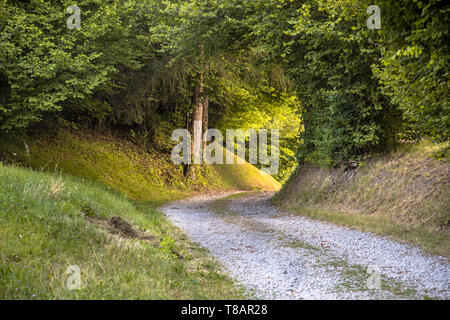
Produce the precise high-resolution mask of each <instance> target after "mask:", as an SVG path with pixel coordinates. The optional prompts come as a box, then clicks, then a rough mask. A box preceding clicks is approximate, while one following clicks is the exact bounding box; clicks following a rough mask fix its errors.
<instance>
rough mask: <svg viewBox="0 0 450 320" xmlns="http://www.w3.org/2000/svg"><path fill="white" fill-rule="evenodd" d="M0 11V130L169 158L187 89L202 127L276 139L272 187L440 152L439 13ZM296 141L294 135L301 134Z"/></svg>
mask: <svg viewBox="0 0 450 320" xmlns="http://www.w3.org/2000/svg"><path fill="white" fill-rule="evenodd" d="M76 4H77V5H78V6H79V7H80V9H81V13H82V15H81V28H80V29H68V28H67V26H66V19H67V18H68V17H69V15H70V14H68V13H67V12H66V9H67V7H69V6H70V5H73V3H72V1H66V0H51V1H39V0H30V1H28V2H23V1H16V0H0V32H1V35H0V90H1V94H2V97H1V99H0V131H1V132H8V131H10V130H15V129H18V128H27V127H28V126H29V125H30V124H32V123H39V121H42V119H44V120H45V119H46V118H47V117H54V116H55V115H57V116H58V117H62V118H64V119H66V120H70V121H73V122H77V123H85V124H88V125H91V126H92V125H102V126H106V127H110V128H125V129H126V131H127V132H128V134H129V135H130V136H131V137H132V138H133V139H137V140H138V141H139V142H144V143H152V144H154V145H156V146H158V147H159V148H162V149H163V150H168V149H169V148H170V139H168V137H169V136H170V132H171V131H172V130H173V129H175V128H180V127H183V128H184V127H188V123H189V121H191V118H192V112H193V110H194V108H195V103H194V100H195V94H196V93H195V92H196V91H195V90H196V88H198V86H199V83H201V86H202V88H203V87H204V94H205V95H208V97H209V100H210V125H209V126H210V127H219V128H221V129H223V128H236V127H239V128H243V129H246V128H255V129H259V128H266V129H270V128H275V127H277V128H279V129H281V130H282V141H281V147H280V150H281V162H282V166H283V168H285V169H283V170H282V172H280V174H279V176H278V178H279V179H285V178H286V177H287V176H288V175H289V173H290V172H291V171H292V168H293V167H294V166H295V161H294V158H293V157H294V153H295V151H296V149H297V148H298V147H299V148H298V152H297V158H298V161H300V162H302V161H309V162H313V163H316V164H320V165H324V166H336V165H340V164H342V163H345V162H347V161H348V160H351V159H353V160H358V159H360V158H362V157H363V156H364V155H367V154H370V153H371V152H374V151H379V150H387V149H388V148H389V147H390V146H391V145H394V144H395V143H397V142H398V141H399V140H400V139H406V140H412V139H420V138H424V137H426V138H430V139H431V140H433V141H438V142H442V141H447V140H448V139H449V129H450V128H449V127H450V125H449V123H450V120H449V104H448V92H449V90H448V89H449V88H448V86H449V80H448V70H447V65H448V56H449V55H448V43H449V39H448V11H449V6H448V5H447V4H445V2H444V1H439V0H429V1H416V0H400V1H388V0H380V1H378V2H377V5H378V6H380V8H381V29H380V30H369V29H368V28H367V25H366V21H367V19H368V16H369V15H368V14H367V13H366V9H367V7H368V6H369V5H370V4H371V3H370V1H367V0H339V1H336V0H334V1H331V0H295V1H294V0H260V1H254V0H186V1H178V0H164V1H159V0H142V1H137V0H123V1H115V0H82V1H77V3H76ZM302 128H304V130H301V129H302Z"/></svg>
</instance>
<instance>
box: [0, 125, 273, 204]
mask: <svg viewBox="0 0 450 320" xmlns="http://www.w3.org/2000/svg"><path fill="white" fill-rule="evenodd" d="M0 159H2V161H3V162H4V163H12V164H19V165H22V166H28V167H31V168H33V169H35V170H44V171H50V172H53V171H62V172H65V173H69V174H72V175H74V176H78V177H83V178H86V179H89V180H92V181H97V182H100V183H102V184H104V185H106V186H108V187H110V188H111V189H113V190H115V191H117V192H119V193H120V194H124V195H126V196H128V197H129V198H131V199H134V200H139V201H146V202H152V203H154V205H155V207H156V206H157V205H159V204H161V203H164V202H166V201H168V200H175V199H179V198H181V197H186V196H187V195H191V194H193V193H195V192H198V193H199V192H205V191H208V190H233V189H234V190H278V189H280V187H281V185H280V184H279V183H278V182H277V181H276V180H275V179H273V178H272V177H271V176H267V175H263V174H261V171H260V170H258V169H257V168H256V167H254V166H252V165H250V164H249V163H244V164H242V165H213V166H198V165H194V166H192V171H193V172H192V174H191V175H190V176H189V177H184V175H183V168H182V166H176V165H174V164H173V163H172V161H171V158H170V154H161V153H157V152H156V151H154V150H149V149H146V148H144V147H142V146H139V145H136V144H133V143H131V142H129V141H127V140H124V139H121V138H118V137H115V136H112V135H108V134H102V135H100V134H98V133H95V132H89V131H84V132H83V133H73V132H70V131H68V130H65V131H60V132H59V133H58V134H57V135H56V136H54V137H43V136H41V137H39V138H34V137H30V136H24V137H22V138H21V139H17V138H12V139H7V138H3V139H0Z"/></svg>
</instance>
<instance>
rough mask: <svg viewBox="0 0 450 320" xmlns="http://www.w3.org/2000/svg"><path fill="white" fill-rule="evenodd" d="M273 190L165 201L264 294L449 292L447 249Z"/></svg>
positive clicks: (176, 219)
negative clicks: (290, 203) (378, 230)
mask: <svg viewBox="0 0 450 320" xmlns="http://www.w3.org/2000/svg"><path fill="white" fill-rule="evenodd" d="M272 196H273V193H270V192H259V193H239V194H237V193H234V194H230V193H224V194H220V195H202V196H197V197H193V198H190V199H185V200H180V201H177V202H173V203H171V204H169V205H167V206H165V207H163V208H162V210H163V212H164V213H165V214H166V216H167V217H168V218H169V219H170V220H171V221H172V222H173V223H174V224H175V225H177V226H178V227H180V228H181V229H183V230H184V231H185V232H186V233H187V234H188V235H189V236H190V238H191V239H192V240H193V241H195V242H197V243H199V244H200V245H202V246H204V247H206V248H207V249H209V250H210V252H211V253H212V254H213V255H214V256H215V257H216V258H217V260H218V261H219V262H220V263H221V264H222V265H223V266H224V268H225V270H226V271H227V272H228V273H229V275H230V276H231V277H233V278H234V279H236V281H237V282H238V283H239V284H241V285H243V286H244V287H245V288H246V290H247V292H248V293H249V294H250V295H251V296H252V297H254V298H258V299H423V298H440V299H449V298H450V268H449V264H448V260H447V259H446V258H444V257H439V256H433V255H429V254H427V253H424V252H423V251H421V250H420V249H419V248H417V247H414V246H411V245H407V244H403V243H398V242H396V241H393V240H391V239H389V238H387V237H382V236H376V235H372V234H370V233H365V232H361V231H357V230H353V229H349V228H345V227H341V226H336V225H333V224H330V223H326V222H321V221H316V220H311V219H308V218H305V217H301V216H298V215H292V214H288V213H285V212H282V211H280V210H278V209H277V208H275V207H273V206H272V205H271V204H270V198H271V197H272Z"/></svg>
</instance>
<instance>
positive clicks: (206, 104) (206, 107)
mask: <svg viewBox="0 0 450 320" xmlns="http://www.w3.org/2000/svg"><path fill="white" fill-rule="evenodd" d="M208 112H209V97H208V95H207V94H205V96H204V99H203V118H202V126H203V130H202V132H203V135H204V134H205V132H206V131H207V130H208ZM205 148H206V140H203V149H205Z"/></svg>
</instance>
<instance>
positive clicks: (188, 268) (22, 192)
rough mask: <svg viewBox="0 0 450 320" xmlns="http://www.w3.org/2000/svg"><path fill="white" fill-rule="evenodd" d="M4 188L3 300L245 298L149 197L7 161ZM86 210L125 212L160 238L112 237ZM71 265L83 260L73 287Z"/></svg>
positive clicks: (2, 170)
mask: <svg viewBox="0 0 450 320" xmlns="http://www.w3.org/2000/svg"><path fill="white" fill-rule="evenodd" d="M0 190H1V192H0V225H1V226H2V227H1V228H0V299H93V298H97V299H218V298H220V299H228V298H243V297H244V295H243V294H242V292H241V291H240V289H238V288H236V287H235V286H234V284H233V282H232V281H231V280H230V279H228V278H227V277H226V276H224V275H223V274H221V272H220V268H219V266H218V265H217V263H216V262H215V261H214V260H213V259H212V258H211V257H210V256H209V255H208V253H207V252H206V251H205V250H202V249H201V248H198V247H197V246H196V245H194V244H192V243H190V242H189V241H187V239H186V236H185V235H183V234H182V233H181V232H180V231H179V230H178V229H176V228H175V227H173V226H172V225H171V224H170V223H169V222H168V221H167V220H166V219H165V218H164V216H163V215H162V214H161V213H159V212H158V211H156V210H154V209H153V208H152V207H151V206H149V205H148V204H145V203H143V202H139V203H138V202H134V201H131V200H129V199H128V198H127V197H126V196H124V195H120V194H118V193H117V192H111V191H110V190H107V188H105V187H103V186H101V185H100V184H97V183H93V182H89V181H86V180H84V179H81V178H75V177H72V176H68V175H61V174H57V173H44V172H36V171H32V170H29V169H23V168H17V167H13V166H5V165H3V164H0ZM85 213H89V214H90V215H95V216H97V217H104V218H107V217H111V216H119V217H122V218H123V219H125V220H126V221H128V222H130V223H132V224H133V225H134V226H135V227H136V228H139V229H142V230H147V232H148V233H149V234H151V235H153V236H155V238H156V239H157V241H156V244H155V243H149V242H145V241H141V240H134V239H129V240H124V239H123V238H119V237H117V236H113V235H111V234H109V233H108V232H106V231H105V230H103V229H100V228H99V227H97V226H95V225H92V224H89V223H88V222H87V221H86V219H85V217H84V214H85ZM174 252H176V253H177V254H174ZM70 265H77V266H79V267H80V270H81V281H82V288H81V289H79V290H68V288H67V286H66V280H67V278H68V275H67V274H65V271H66V270H67V268H68V267H69V266H70Z"/></svg>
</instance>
